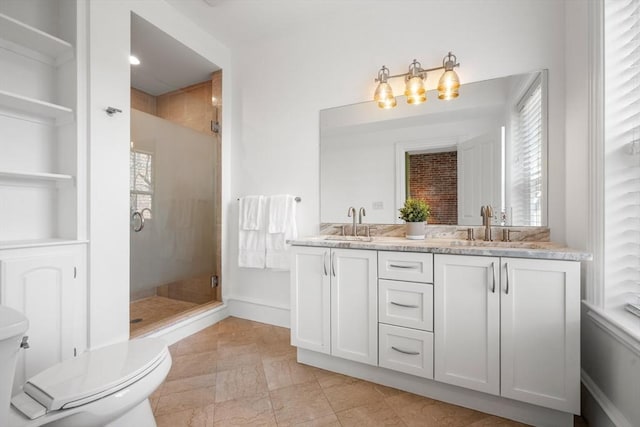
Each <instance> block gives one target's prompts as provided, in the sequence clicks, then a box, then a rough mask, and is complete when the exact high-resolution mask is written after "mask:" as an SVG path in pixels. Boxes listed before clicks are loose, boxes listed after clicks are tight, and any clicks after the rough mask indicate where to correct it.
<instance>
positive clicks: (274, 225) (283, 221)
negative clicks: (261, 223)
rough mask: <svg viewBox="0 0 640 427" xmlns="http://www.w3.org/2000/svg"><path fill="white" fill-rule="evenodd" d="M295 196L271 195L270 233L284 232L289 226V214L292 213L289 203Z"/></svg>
mask: <svg viewBox="0 0 640 427" xmlns="http://www.w3.org/2000/svg"><path fill="white" fill-rule="evenodd" d="M291 200H294V199H293V196H290V195H289V194H279V195H277V196H271V197H269V203H268V204H269V209H268V211H269V218H268V219H267V224H268V227H269V230H268V231H269V233H284V231H285V229H286V228H287V221H288V220H289V218H287V216H288V215H289V214H290V212H289V210H290V207H289V203H290V201H291Z"/></svg>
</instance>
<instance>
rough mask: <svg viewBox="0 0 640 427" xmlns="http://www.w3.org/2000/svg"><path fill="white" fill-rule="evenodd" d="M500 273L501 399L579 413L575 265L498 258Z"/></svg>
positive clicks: (577, 270) (577, 269)
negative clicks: (500, 264)
mask: <svg viewBox="0 0 640 427" xmlns="http://www.w3.org/2000/svg"><path fill="white" fill-rule="evenodd" d="M501 274H502V289H501V293H502V296H501V298H502V301H501V316H502V329H501V330H502V332H501V335H502V339H501V346H502V369H501V373H502V385H501V391H502V393H501V394H502V396H504V397H509V398H512V399H516V400H520V401H524V402H529V403H533V404H535V405H540V406H544V407H547V408H553V409H558V410H561V411H566V412H572V413H576V414H577V413H579V410H580V353H579V351H580V341H579V339H580V338H579V337H580V263H578V262H572V261H549V260H532V259H520V258H518V259H513V258H502V267H501ZM507 287H508V289H507Z"/></svg>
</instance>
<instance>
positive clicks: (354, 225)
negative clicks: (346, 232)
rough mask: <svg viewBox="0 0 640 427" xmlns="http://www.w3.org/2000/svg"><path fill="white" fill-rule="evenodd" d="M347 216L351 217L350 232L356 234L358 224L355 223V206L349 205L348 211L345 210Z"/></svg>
mask: <svg viewBox="0 0 640 427" xmlns="http://www.w3.org/2000/svg"><path fill="white" fill-rule="evenodd" d="M347 216H348V217H349V218H353V225H352V227H353V228H352V230H351V234H352V235H354V236H357V235H358V226H357V225H356V208H354V207H353V206H351V207H350V208H349V211H347Z"/></svg>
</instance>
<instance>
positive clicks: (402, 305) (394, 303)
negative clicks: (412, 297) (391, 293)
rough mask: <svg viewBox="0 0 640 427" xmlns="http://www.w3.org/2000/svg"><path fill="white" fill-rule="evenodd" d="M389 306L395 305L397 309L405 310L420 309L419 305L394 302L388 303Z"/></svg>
mask: <svg viewBox="0 0 640 427" xmlns="http://www.w3.org/2000/svg"><path fill="white" fill-rule="evenodd" d="M389 304H392V305H397V306H398V307H405V308H420V306H419V305H412V304H400V303H399V302H395V301H389Z"/></svg>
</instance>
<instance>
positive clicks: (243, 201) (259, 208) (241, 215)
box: [238, 196, 264, 230]
mask: <svg viewBox="0 0 640 427" xmlns="http://www.w3.org/2000/svg"><path fill="white" fill-rule="evenodd" d="M263 205H264V196H246V197H242V198H240V204H239V207H238V226H239V228H240V230H260V229H261V228H262V222H263V220H262V217H263Z"/></svg>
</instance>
